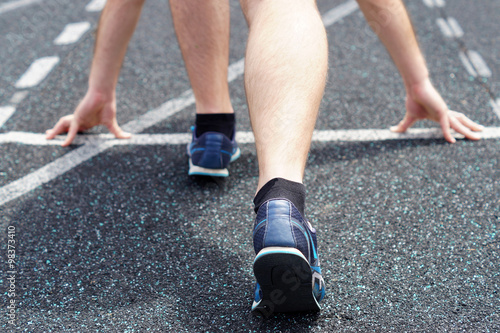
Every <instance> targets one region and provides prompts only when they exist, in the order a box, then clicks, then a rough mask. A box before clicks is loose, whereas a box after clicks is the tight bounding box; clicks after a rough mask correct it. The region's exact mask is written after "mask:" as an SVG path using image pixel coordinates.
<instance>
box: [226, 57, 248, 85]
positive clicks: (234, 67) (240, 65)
mask: <svg viewBox="0 0 500 333" xmlns="http://www.w3.org/2000/svg"><path fill="white" fill-rule="evenodd" d="M244 70H245V58H243V59H240V60H238V61H236V62H234V63H232V64H231V66H229V68H228V69H227V82H231V81H234V80H235V79H237V78H238V77H239V76H240V75H242V74H243V72H244Z"/></svg>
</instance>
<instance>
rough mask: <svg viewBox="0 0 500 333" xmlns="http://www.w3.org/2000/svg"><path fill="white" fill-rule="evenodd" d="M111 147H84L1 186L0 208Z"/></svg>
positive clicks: (103, 145) (109, 145)
mask: <svg viewBox="0 0 500 333" xmlns="http://www.w3.org/2000/svg"><path fill="white" fill-rule="evenodd" d="M111 145H112V144H110V143H107V142H103V143H100V144H99V145H84V146H82V147H80V148H78V149H75V150H73V151H71V152H69V153H67V154H66V155H64V156H62V157H60V158H58V159H57V160H55V161H53V162H51V163H49V164H47V165H45V166H43V167H42V168H40V169H38V170H36V171H34V172H32V173H30V174H28V175H26V176H24V177H23V178H21V179H18V180H16V181H14V182H12V183H9V184H7V185H5V186H3V187H2V188H0V206H1V205H3V204H5V203H6V202H9V201H11V200H12V199H15V198H17V197H19V196H21V195H23V194H25V193H27V192H29V191H31V190H33V189H35V188H37V187H38V186H40V185H42V184H45V183H47V182H49V181H51V180H53V179H54V178H57V177H59V176H60V175H62V174H63V173H65V172H67V171H69V170H71V169H73V168H74V167H76V166H78V165H79V164H81V163H82V162H84V161H86V160H88V159H90V158H92V157H94V156H96V155H97V154H99V153H101V152H103V151H105V150H106V149H108V148H109V147H111Z"/></svg>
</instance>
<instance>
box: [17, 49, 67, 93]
mask: <svg viewBox="0 0 500 333" xmlns="http://www.w3.org/2000/svg"><path fill="white" fill-rule="evenodd" d="M58 62H59V57H56V56H54V57H45V58H40V59H37V60H36V61H35V62H34V63H32V64H31V66H30V67H29V68H28V70H27V71H26V72H25V73H24V74H23V75H22V76H21V78H20V79H19V80H18V81H17V82H16V88H20V89H22V88H31V87H34V86H36V85H37V84H39V83H40V82H41V81H42V80H43V79H45V77H46V76H47V75H48V74H49V73H50V71H51V70H52V69H53V68H54V66H55V65H57V63H58Z"/></svg>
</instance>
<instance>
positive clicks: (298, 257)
mask: <svg viewBox="0 0 500 333" xmlns="http://www.w3.org/2000/svg"><path fill="white" fill-rule="evenodd" d="M253 244H254V249H255V253H256V254H257V256H256V257H255V260H254V263H253V271H254V274H255V278H256V279H257V284H256V286H255V300H254V302H253V305H252V311H254V312H260V313H261V314H262V315H264V316H265V317H268V316H270V315H271V314H273V313H276V312H305V311H319V310H321V308H320V306H319V302H320V301H321V300H322V299H323V298H324V297H325V282H324V280H323V277H322V276H321V269H320V267H319V259H318V253H317V241H316V230H315V229H314V228H313V227H312V226H311V224H310V223H309V222H308V221H306V220H305V219H304V218H303V217H302V215H301V214H300V212H299V211H298V210H297V208H296V207H295V206H294V205H293V203H291V202H290V201H288V200H286V199H273V200H269V201H266V202H265V203H264V204H263V205H262V206H261V207H260V208H259V211H258V212H257V218H256V220H255V227H254V231H253Z"/></svg>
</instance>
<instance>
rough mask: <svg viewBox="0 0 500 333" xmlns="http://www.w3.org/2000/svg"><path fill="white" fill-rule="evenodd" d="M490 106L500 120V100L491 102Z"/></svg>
mask: <svg viewBox="0 0 500 333" xmlns="http://www.w3.org/2000/svg"><path fill="white" fill-rule="evenodd" d="M490 105H491V107H492V108H493V112H495V114H496V115H497V117H498V118H500V98H499V99H497V100H496V101H495V100H493V99H492V100H491V101H490Z"/></svg>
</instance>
